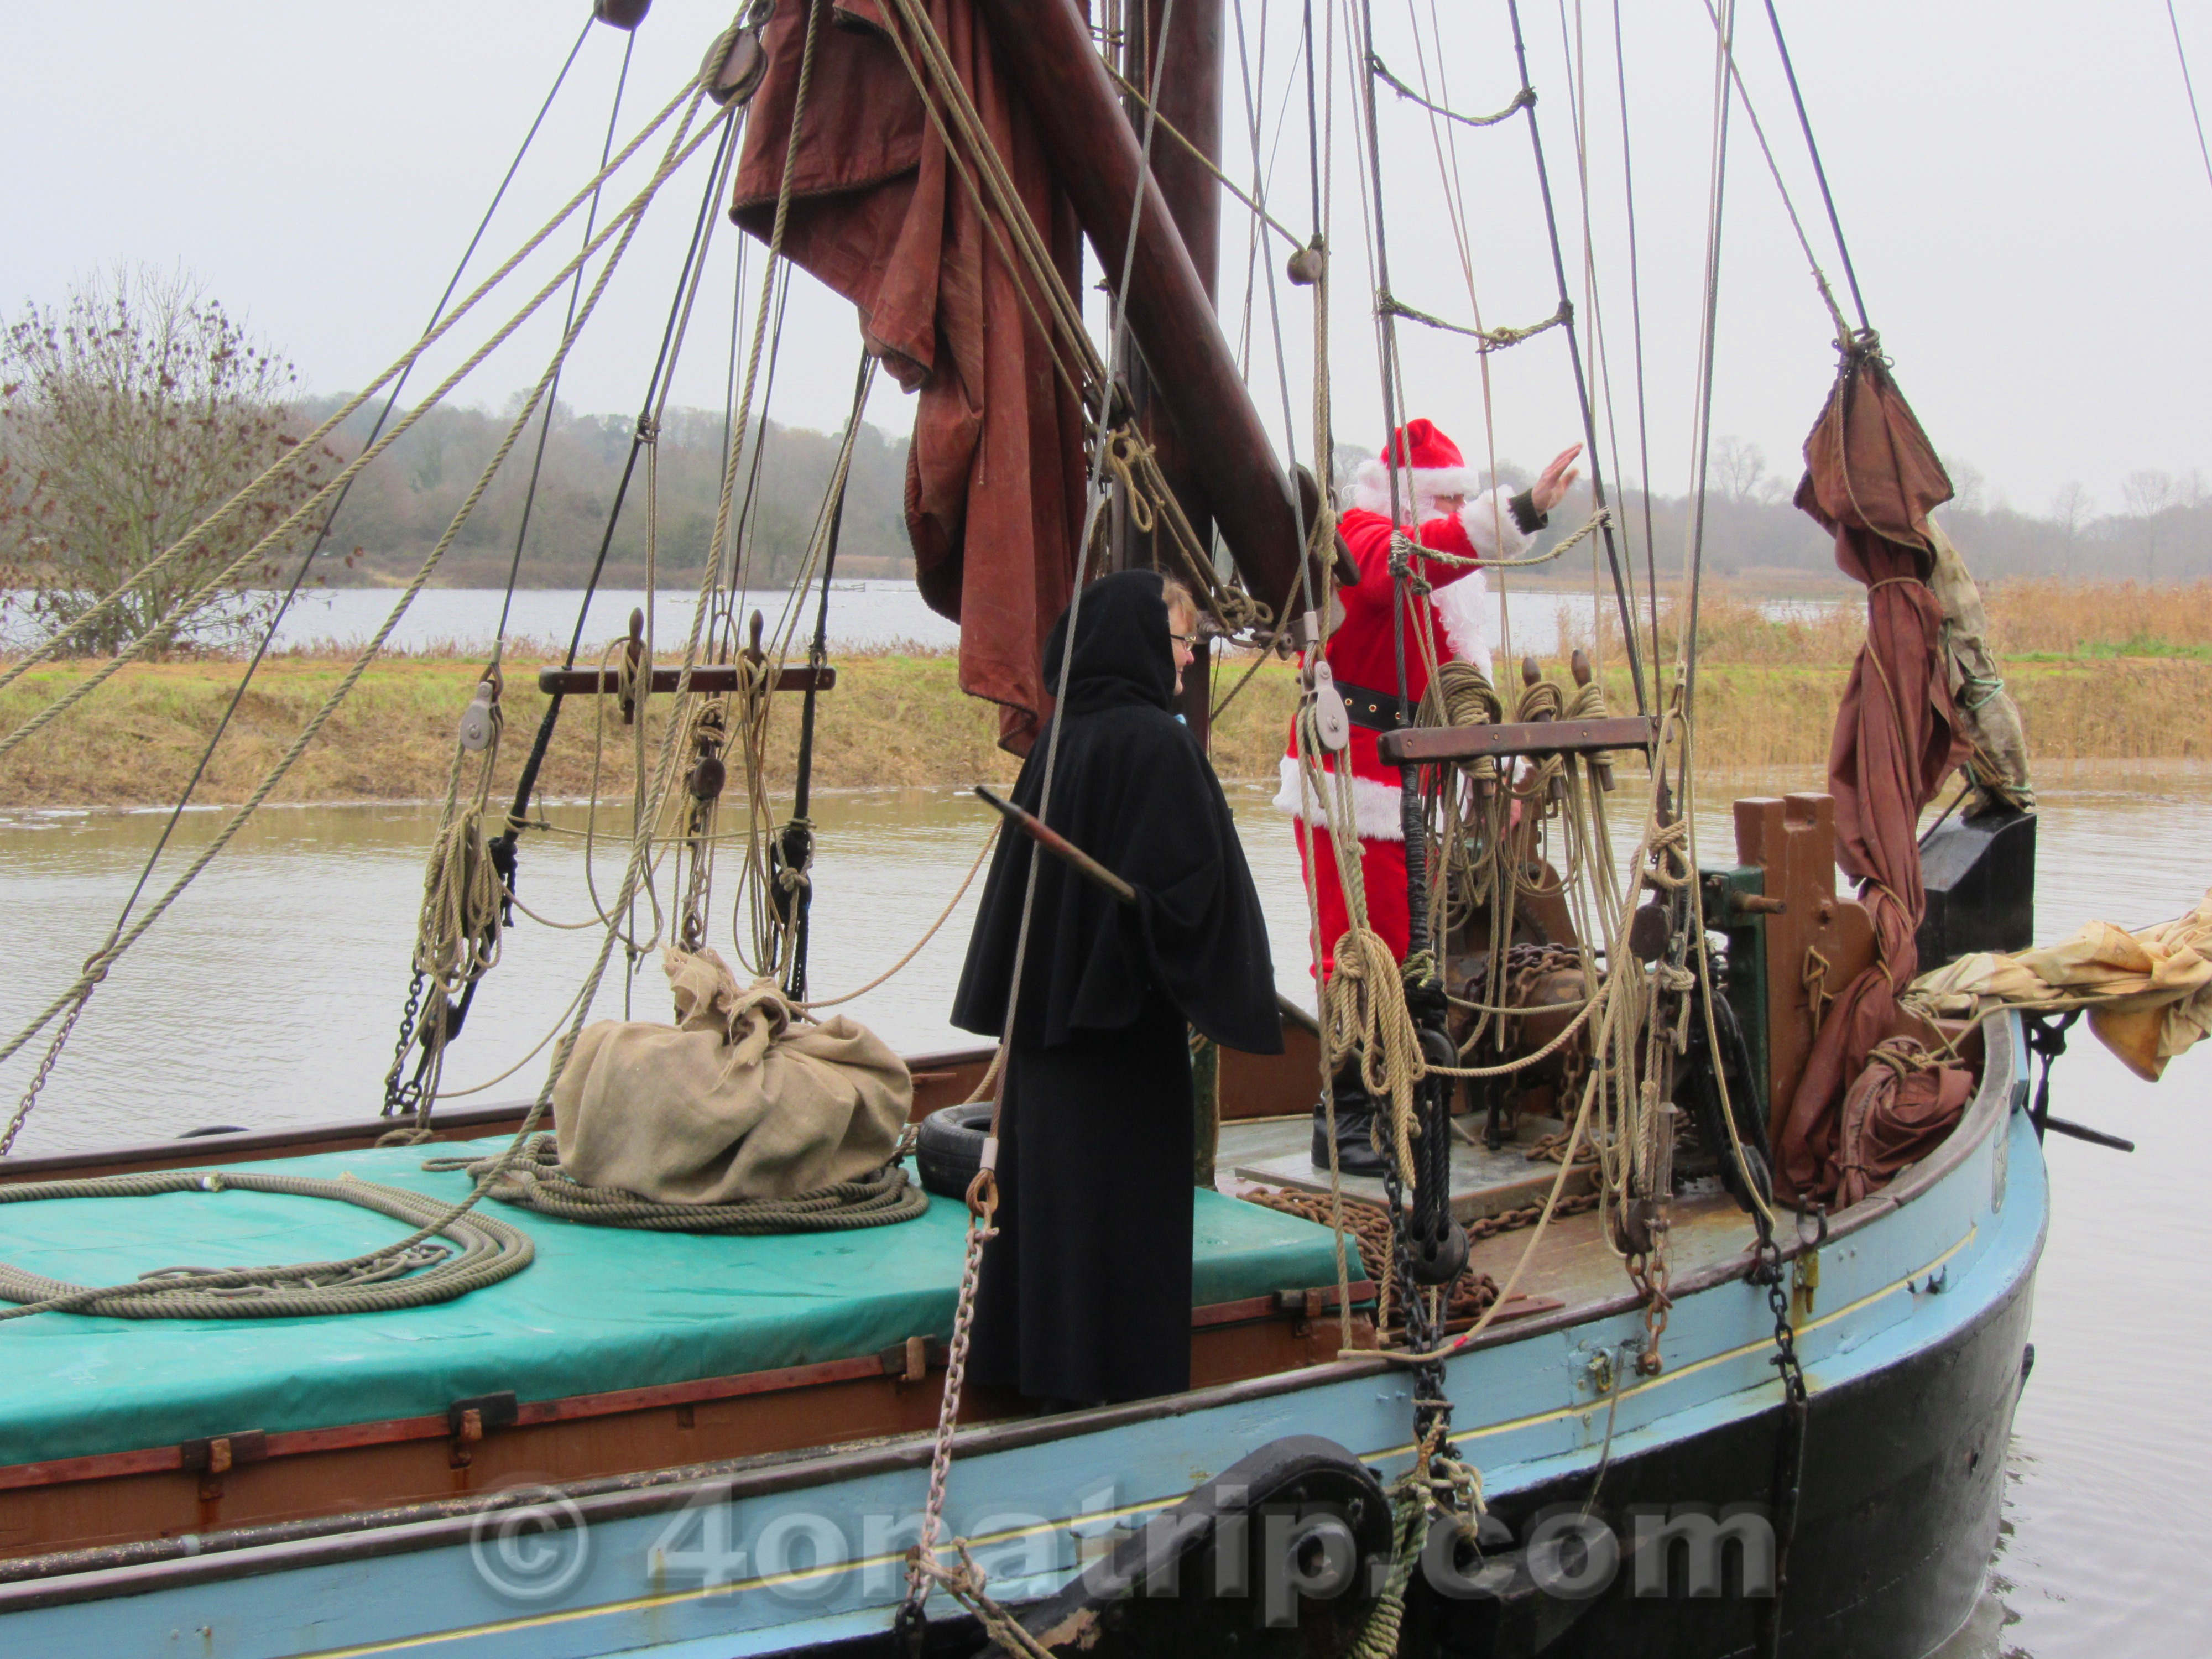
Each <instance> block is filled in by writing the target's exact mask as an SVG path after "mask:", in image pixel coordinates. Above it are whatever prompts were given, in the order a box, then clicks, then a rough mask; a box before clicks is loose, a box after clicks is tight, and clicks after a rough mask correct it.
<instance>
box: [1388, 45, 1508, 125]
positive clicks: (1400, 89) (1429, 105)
mask: <svg viewBox="0 0 2212 1659" xmlns="http://www.w3.org/2000/svg"><path fill="white" fill-rule="evenodd" d="M1367 67H1368V69H1369V70H1370V72H1371V73H1372V74H1374V75H1375V76H1376V78H1377V79H1379V80H1380V81H1382V82H1383V84H1384V85H1385V86H1387V87H1389V88H1390V90H1391V91H1393V92H1395V93H1396V94H1398V95H1399V96H1400V97H1401V98H1403V99H1404V100H1406V101H1407V102H1408V103H1411V104H1419V106H1421V107H1422V108H1423V109H1425V110H1426V111H1428V112H1429V113H1430V114H1431V115H1441V116H1443V118H1444V119H1445V120H1447V121H1456V122H1458V123H1459V124H1460V125H1462V126H1463V127H1494V126H1496V125H1498V123H1499V122H1500V121H1504V120H1510V118H1513V117H1514V116H1516V115H1517V114H1519V113H1520V112H1522V110H1524V109H1527V108H1528V107H1529V106H1532V105H1534V103H1535V101H1536V89H1535V88H1534V87H1531V86H1528V85H1527V84H1526V83H1523V85H1522V88H1521V90H1520V91H1518V92H1516V93H1515V94H1513V101H1512V102H1511V103H1510V104H1508V105H1506V106H1505V107H1504V109H1502V110H1499V111H1498V112H1497V113H1496V114H1495V115H1462V114H1461V113H1460V112H1458V111H1457V110H1454V109H1446V108H1445V107H1444V106H1443V105H1442V104H1439V103H1437V102H1436V101H1435V100H1433V99H1429V98H1425V97H1423V96H1422V95H1421V94H1419V93H1418V92H1415V91H1414V90H1413V88H1411V87H1409V86H1407V84H1406V83H1405V82H1403V81H1401V80H1400V79H1399V78H1398V77H1397V76H1395V75H1393V74H1391V73H1390V66H1389V64H1386V63H1384V62H1383V60H1382V58H1379V57H1377V56H1376V54H1375V53H1373V52H1369V53H1368V54H1367Z"/></svg>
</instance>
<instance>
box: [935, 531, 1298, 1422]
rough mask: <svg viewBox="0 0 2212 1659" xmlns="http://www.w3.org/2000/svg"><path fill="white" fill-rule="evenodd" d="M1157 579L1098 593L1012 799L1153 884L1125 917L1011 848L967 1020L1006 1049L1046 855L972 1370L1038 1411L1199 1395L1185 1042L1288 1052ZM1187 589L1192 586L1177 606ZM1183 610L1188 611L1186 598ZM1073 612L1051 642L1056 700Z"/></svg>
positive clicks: (986, 924)
mask: <svg viewBox="0 0 2212 1659" xmlns="http://www.w3.org/2000/svg"><path fill="white" fill-rule="evenodd" d="M1169 591H1170V590H1169V588H1168V586H1167V585H1166V584H1165V583H1164V581H1163V580H1162V578H1161V577H1160V575H1159V574H1158V573H1157V572H1154V571H1149V570H1132V571H1124V572H1122V573H1121V574H1117V575H1112V576H1108V577H1106V578H1104V579H1103V580H1100V581H1097V582H1094V583H1092V584H1091V586H1089V587H1087V588H1085V589H1084V590H1083V592H1082V593H1081V594H1080V595H1079V597H1078V599H1077V602H1076V604H1075V605H1073V606H1071V607H1070V612H1069V614H1070V615H1073V616H1074V617H1077V619H1078V620H1077V623H1076V629H1075V648H1074V653H1073V657H1072V658H1067V659H1066V690H1065V692H1064V694H1061V695H1060V714H1059V715H1058V719H1059V720H1060V737H1059V750H1058V757H1057V759H1056V761H1054V763H1053V782H1052V798H1051V800H1050V802H1049V803H1048V805H1047V806H1046V809H1045V810H1044V811H1042V812H1039V803H1040V800H1041V799H1042V796H1043V793H1044V773H1045V766H1046V757H1047V755H1048V752H1049V751H1050V736H1049V732H1048V733H1047V734H1046V735H1044V736H1042V737H1040V738H1039V739H1038V741H1037V743H1036V747H1035V748H1034V749H1032V750H1030V756H1029V758H1028V760H1027V761H1026V762H1025V763H1024V765H1023V767H1022V771H1021V776H1020V777H1019V779H1018V780H1017V781H1016V782H1015V784H1014V789H1013V799H1014V801H1015V802H1016V803H1017V804H1018V805H1021V806H1024V807H1026V808H1028V809H1029V810H1030V811H1032V812H1039V816H1041V817H1042V818H1043V819H1044V820H1045V822H1046V823H1048V825H1050V826H1051V827H1052V828H1053V829H1057V830H1058V831H1060V834H1061V835H1063V836H1066V837H1067V838H1068V839H1069V840H1070V841H1072V842H1074V843H1075V844H1076V845H1077V846H1078V847H1079V848H1082V849H1083V850H1084V851H1085V852H1086V853H1088V854H1091V856H1092V857H1093V858H1095V859H1097V860H1098V861H1099V862H1100V863H1101V864H1103V865H1104V866H1106V867H1107V868H1108V869H1109V870H1111V871H1113V872H1115V874H1116V875H1118V876H1120V877H1121V878H1122V879H1123V880H1124V881H1127V883H1128V884H1130V885H1131V886H1132V887H1133V888H1134V889H1135V890H1136V895H1137V896H1136V902H1135V903H1133V904H1123V903H1121V902H1119V901H1117V900H1116V899H1115V897H1114V896H1112V895H1110V894H1109V893H1107V892H1105V891H1104V890H1102V889H1100V888H1099V887H1097V885H1095V884H1092V883H1091V882H1090V881H1087V880H1085V878H1083V877H1081V876H1080V875H1079V874H1077V873H1076V872H1075V871H1073V870H1072V869H1070V868H1069V867H1068V866H1066V864H1065V863H1063V862H1062V861H1061V860H1058V859H1055V858H1052V857H1049V856H1047V857H1044V858H1042V860H1036V853H1037V848H1036V844H1035V843H1034V842H1031V841H1030V839H1029V837H1027V836H1022V835H1016V834H1012V833H1008V834H1007V835H1006V836H1004V837H1003V838H1002V839H1001V840H1000V843H999V848H998V852H997V854H996V856H995V858H994V860H993V862H992V866H991V875H990V881H989V884H988V885H987V886H986V887H985V889H984V891H983V898H982V902H981V907H980V908H979V909H978V911H977V913H976V917H975V934H974V936H973V938H972V939H970V941H969V946H968V961H967V965H966V967H965V968H964V969H963V971H962V973H961V976H960V989H959V994H958V995H957V998H956V1000H955V1001H954V1004H953V1011H952V1018H953V1023H954V1024H957V1025H959V1026H960V1027H961V1028H962V1029H963V1030H969V1031H975V1032H978V1033H981V1034H982V1035H984V1036H1000V1032H1001V1030H1002V1029H1003V1027H1004V1025H1005V1022H1006V1004H1007V1000H1008V996H1007V993H1008V990H1009V988H1010V987H1011V986H1012V982H1013V975H1014V962H1015V956H1016V949H1017V945H1018V942H1019V934H1020V931H1021V922H1022V911H1023V900H1024V892H1025V890H1026V889H1027V886H1028V883H1029V879H1030V865H1031V861H1032V860H1036V901H1035V903H1034V906H1033V908H1032V912H1031V915H1032V920H1031V922H1030V940H1029V950H1028V951H1027V954H1026V956H1025V957H1024V959H1023V967H1022V988H1021V994H1020V997H1019V999H1018V1002H1017V1004H1016V1010H1015V1014H1014V1029H1013V1030H1012V1031H1010V1032H1006V1077H1005V1080H1004V1083H1003V1085H1002V1089H1003V1095H1002V1099H1003V1102H1004V1104H1003V1107H1002V1109H1001V1111H1000V1128H999V1161H998V1182H999V1194H1000V1198H999V1211H998V1217H997V1225H998V1229H999V1233H998V1237H996V1238H994V1239H993V1240H992V1241H991V1242H990V1243H988V1244H987V1245H986V1246H985V1248H984V1253H983V1264H982V1272H981V1282H980V1284H979V1285H978V1289H977V1301H976V1309H975V1335H974V1339H973V1340H974V1347H973V1351H972V1358H971V1359H970V1361H969V1364H971V1366H972V1367H973V1369H974V1371H975V1376H977V1377H978V1378H980V1379H981V1381H983V1382H986V1383H996V1384H1000V1385H1009V1386H1012V1387H1014V1388H1017V1389H1019V1390H1020V1391H1021V1392H1022V1393H1023V1394H1024V1395H1029V1396H1030V1397H1031V1398H1032V1399H1037V1400H1043V1401H1050V1402H1054V1403H1064V1404H1096V1403H1099V1402H1103V1401H1115V1400H1137V1399H1143V1398H1146V1397H1147V1396H1150V1395H1161V1394H1171V1393H1175V1392H1176V1391H1178V1390H1181V1389H1187V1388H1188V1387H1189V1386H1190V1309H1191V1206H1192V1190H1193V1189H1192V1182H1191V1161H1192V1157H1193V1125H1192V1106H1191V1071H1190V1044H1189V1039H1188V1028H1189V1027H1195V1028H1196V1029H1197V1030H1199V1031H1200V1032H1202V1033H1203V1034H1204V1035H1206V1036H1209V1037H1211V1038H1212V1039H1213V1040H1214V1041H1215V1042H1218V1043H1220V1044H1221V1045H1223V1046H1224V1047H1225V1048H1241V1049H1243V1050H1245V1051H1246V1052H1248V1053H1251V1054H1279V1053H1280V1052H1281V1051H1282V1046H1283V1036H1282V1020H1281V1016H1280V1013H1279V1011H1278V1008H1277V1005H1276V1001H1275V978H1274V968H1273V963H1272V961H1271V959H1270V957H1269V955H1268V951H1267V928H1266V925H1265V922H1264V920H1263V918H1262V917H1261V912H1260V897H1259V895H1258V893H1257V892H1255V890H1254V889H1253V886H1252V873H1251V872H1250V870H1249V868H1247V867H1246V865H1245V862H1244V853H1243V848H1242V847H1241V846H1240V845H1239V844H1238V842H1237V828H1236V825H1235V823H1233V822H1232V821H1231V817H1230V814H1229V805H1228V803H1227V802H1226V801H1225V800H1224V799H1222V794H1221V785H1220V783H1219V782H1218V781H1217V780H1216V779H1215V777H1214V775H1213V769H1212V766H1211V765H1210V764H1209V763H1207V761H1206V754H1205V751H1204V750H1202V749H1200V746H1199V743H1198V740H1197V738H1194V736H1193V735H1192V734H1191V732H1190V730H1189V728H1188V727H1187V726H1184V725H1183V724H1182V722H1181V721H1179V720H1176V717H1175V715H1174V714H1172V713H1170V710H1171V709H1172V708H1173V707H1174V700H1175V695H1176V690H1177V689H1178V686H1179V684H1180V681H1181V678H1182V671H1181V667H1180V665H1179V662H1178V659H1179V657H1181V656H1182V653H1179V652H1177V651H1176V649H1175V647H1176V645H1177V644H1178V643H1181V642H1182V641H1180V640H1179V639H1178V638H1177V637H1176V636H1175V635H1173V634H1172V633H1171V631H1170V630H1171V629H1173V628H1180V629H1182V632H1183V633H1184V634H1188V631H1189V630H1190V629H1192V628H1193V627H1194V626H1195V621H1196V619H1195V617H1194V615H1184V616H1181V617H1175V618H1174V619H1173V620H1172V621H1171V619H1170V609H1169V600H1168V598H1167V594H1168V592H1169ZM1176 592H1178V594H1180V590H1176ZM1183 602H1184V603H1185V604H1187V603H1188V599H1187V597H1184V599H1183ZM1067 628H1068V617H1067V616H1062V617H1060V621H1059V623H1057V624H1056V625H1055V626H1054V629H1053V632H1052V637H1051V640H1050V641H1049V643H1048V645H1047V646H1046V647H1045V670H1046V673H1047V675H1048V679H1049V680H1050V682H1051V684H1052V689H1053V690H1054V691H1055V692H1056V693H1058V692H1060V685H1059V675H1060V665H1061V663H1062V660H1063V653H1065V651H1066V644H1067Z"/></svg>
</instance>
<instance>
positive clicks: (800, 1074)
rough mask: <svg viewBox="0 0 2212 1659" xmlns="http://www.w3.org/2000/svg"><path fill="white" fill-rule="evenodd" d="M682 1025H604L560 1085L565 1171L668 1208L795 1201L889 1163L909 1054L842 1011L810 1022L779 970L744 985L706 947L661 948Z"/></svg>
mask: <svg viewBox="0 0 2212 1659" xmlns="http://www.w3.org/2000/svg"><path fill="white" fill-rule="evenodd" d="M661 965H662V966H663V967H664V968H665V969H666V970H667V973H668V978H669V984H670V988H671V990H672V991H673V992H674V994H675V998H676V1024H674V1025H672V1026H670V1025H662V1024H657V1023H655V1022H653V1021H650V1020H614V1019H608V1020H601V1021H599V1022H598V1023H597V1024H593V1025H591V1026H588V1027H586V1029H585V1030H584V1031H583V1033H582V1034H581V1035H580V1036H579V1037H578V1038H577V1039H576V1048H575V1052H574V1054H571V1055H570V1056H569V1057H568V1065H567V1066H564V1067H562V1072H561V1077H560V1080H559V1081H558V1082H557V1083H556V1084H555V1085H554V1086H553V1124H554V1128H555V1131H556V1135H557V1138H558V1140H559V1145H560V1150H561V1167H562V1170H565V1171H567V1173H568V1174H569V1175H570V1176H574V1178H575V1179H576V1180H578V1181H580V1182H585V1183H586V1185H589V1186H593V1187H618V1188H622V1189H623V1190H624V1191H626V1192H632V1193H637V1194H641V1195H642V1196H643V1197H646V1198H650V1199H654V1200H659V1202H662V1203H668V1204H728V1203H733V1202H736V1201H738V1200H742V1199H757V1198H790V1197H793V1195H795V1194H799V1193H803V1192H809V1191H811V1190H813V1189H814V1188H817V1187H826V1186H829V1185H831V1184H833V1183H834V1182H841V1181H852V1180H856V1179H858V1178H859V1177H860V1176H865V1175H866V1174H868V1173H869V1172H870V1171H872V1170H876V1169H878V1168H880V1167H881V1166H882V1165H883V1164H886V1163H888V1162H889V1161H890V1158H891V1155H892V1152H893V1151H894V1150H895V1149H896V1146H897V1145H898V1139H899V1135H900V1133H901V1131H902V1130H903V1129H904V1128H905V1127H906V1121H907V1113H908V1108H909V1107H910V1106H911V1105H912V1103H913V1100H914V1083H913V1079H910V1078H909V1077H908V1075H907V1069H906V1063H905V1062H904V1061H903V1060H900V1058H899V1057H898V1056H897V1055H896V1054H893V1053H892V1052H891V1051H890V1048H889V1047H888V1046H887V1045H886V1044H885V1043H884V1042H883V1040H882V1039H881V1038H879V1037H878V1036H876V1035H875V1034H874V1033H873V1032H872V1031H870V1030H867V1029H866V1027H864V1026H861V1025H859V1024H855V1023H854V1021H852V1020H849V1019H847V1018H844V1017H842V1015H840V1016H838V1017H836V1018H831V1019H828V1020H825V1021H823V1022H821V1023H819V1024H814V1023H810V1022H807V1021H805V1020H802V1019H800V1018H799V1017H798V1015H797V1014H796V1012H794V1011H793V1008H792V1006H791V1004H790V1002H789V1001H788V1000H786V998H785V997H784V995H783V994H782V992H781V989H779V988H778V987H777V985H776V983H775V981H774V980H769V979H763V980H758V981H755V982H754V983H752V984H750V985H748V986H740V985H738V982H737V981H736V979H735V978H734V977H733V976H732V974H731V972H730V969H729V968H728V966H727V965H726V963H724V962H723V961H722V959H721V957H719V956H717V955H715V954H714V951H675V950H671V951H665V952H664V953H663V955H662V958H661Z"/></svg>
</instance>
